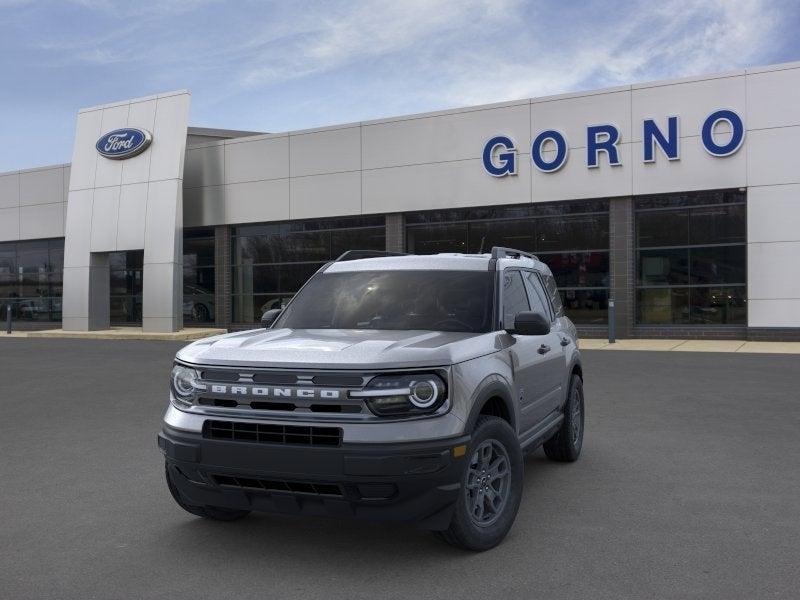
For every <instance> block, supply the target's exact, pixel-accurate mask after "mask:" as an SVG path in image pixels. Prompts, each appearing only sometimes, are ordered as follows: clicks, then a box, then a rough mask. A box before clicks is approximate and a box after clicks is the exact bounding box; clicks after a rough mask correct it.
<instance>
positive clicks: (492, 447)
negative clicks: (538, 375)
mask: <svg viewBox="0 0 800 600" xmlns="http://www.w3.org/2000/svg"><path fill="white" fill-rule="evenodd" d="M487 448H488V450H487ZM466 456H467V461H468V463H467V465H466V468H465V469H464V478H463V480H462V485H461V493H460V494H459V497H458V500H457V501H456V506H455V510H454V512H453V518H452V521H451V522H450V526H449V527H448V528H447V529H446V530H444V531H440V532H437V535H438V537H439V538H440V539H443V540H444V541H446V542H447V543H449V544H452V545H453V546H457V547H459V548H463V549H465V550H472V551H483V550H489V549H490V548H493V547H495V546H496V545H497V544H499V543H500V542H502V541H503V538H505V537H506V534H507V533H508V531H509V530H510V529H511V526H512V525H513V524H514V519H515V518H516V516H517V511H518V510H519V503H520V500H522V485H523V480H522V475H523V460H522V450H521V449H520V446H519V440H518V439H517V434H516V433H515V432H514V430H513V429H512V428H511V426H510V425H509V424H508V423H506V422H505V421H504V420H502V419H500V418H498V417H489V416H484V417H481V418H480V419H478V422H477V423H476V425H475V430H474V431H473V434H472V440H471V441H470V444H469V448H468V449H467V454H466ZM487 457H488V461H487ZM504 461H505V463H506V469H505V471H506V473H507V476H506V477H502V476H501V477H498V478H495V479H493V480H492V479H489V480H487V481H481V479H479V478H481V477H485V476H484V475H483V473H484V469H481V468H480V467H481V465H482V464H486V463H487V462H488V464H496V465H497V467H496V468H497V470H500V471H502V470H503V469H502V463H503V462H504ZM498 463H499V464H498ZM487 470H488V469H487ZM481 483H485V484H486V485H484V486H483V490H480V487H481V485H480V484H481ZM488 489H492V490H493V491H494V492H495V493H494V494H493V495H492V496H489V494H486V492H485V490H488ZM477 494H480V496H477ZM492 498H498V500H495V501H493V500H492ZM494 503H499V506H498V507H497V509H496V511H495V510H494V508H493V504H494ZM478 512H479V513H480V514H478Z"/></svg>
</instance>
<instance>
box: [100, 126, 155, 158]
mask: <svg viewBox="0 0 800 600" xmlns="http://www.w3.org/2000/svg"><path fill="white" fill-rule="evenodd" d="M152 141H153V136H152V135H151V134H150V132H149V131H146V130H144V129H135V128H133V127H128V128H125V129H115V130H114V131H109V132H108V133H107V134H105V135H104V136H103V137H101V138H100V139H99V140H97V143H96V144H95V148H97V151H98V152H99V153H100V154H101V155H103V156H105V157H106V158H113V159H115V160H122V159H123V158H130V157H131V156H136V155H137V154H141V153H142V152H144V151H145V150H147V147H148V146H149V145H150V142H152Z"/></svg>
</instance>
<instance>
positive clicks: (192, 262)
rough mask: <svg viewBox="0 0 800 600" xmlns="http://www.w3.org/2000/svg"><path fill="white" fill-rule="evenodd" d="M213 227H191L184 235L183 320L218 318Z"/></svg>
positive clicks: (187, 322)
mask: <svg viewBox="0 0 800 600" xmlns="http://www.w3.org/2000/svg"><path fill="white" fill-rule="evenodd" d="M215 243H216V242H215V239H214V230H213V229H211V228H204V229H189V230H186V231H184V234H183V309H182V310H183V322H184V324H185V325H192V324H196V325H203V324H208V323H213V322H214V319H215V318H216V311H215V302H214V289H215V287H216V279H215V275H216V274H215V269H214V257H215V254H216V253H215Z"/></svg>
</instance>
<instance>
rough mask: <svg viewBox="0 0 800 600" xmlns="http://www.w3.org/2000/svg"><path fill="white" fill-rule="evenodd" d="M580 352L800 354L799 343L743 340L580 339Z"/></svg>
mask: <svg viewBox="0 0 800 600" xmlns="http://www.w3.org/2000/svg"><path fill="white" fill-rule="evenodd" d="M580 348H581V350H639V351H658V352H739V353H743V352H755V353H760V354H800V342H747V341H744V340H617V341H616V343H614V344H609V343H608V340H596V339H582V340H581V341H580Z"/></svg>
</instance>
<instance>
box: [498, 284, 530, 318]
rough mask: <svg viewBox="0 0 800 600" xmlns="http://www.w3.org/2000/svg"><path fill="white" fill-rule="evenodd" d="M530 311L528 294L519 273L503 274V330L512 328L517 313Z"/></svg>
mask: <svg viewBox="0 0 800 600" xmlns="http://www.w3.org/2000/svg"><path fill="white" fill-rule="evenodd" d="M526 310H530V305H529V304H528V294H527V293H526V292H525V284H524V283H522V276H521V275H520V272H519V271H504V272H503V328H504V329H511V328H513V327H514V317H516V316H517V313H520V312H523V311H526Z"/></svg>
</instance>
